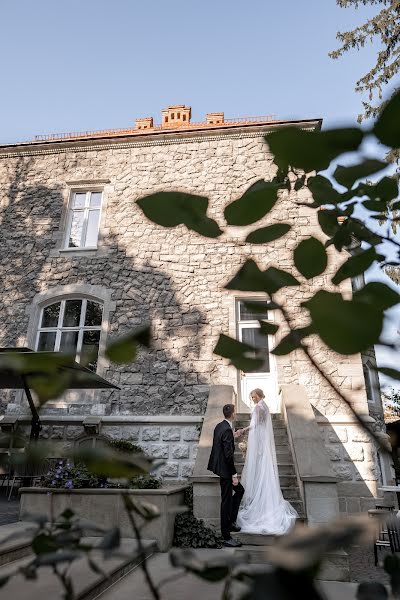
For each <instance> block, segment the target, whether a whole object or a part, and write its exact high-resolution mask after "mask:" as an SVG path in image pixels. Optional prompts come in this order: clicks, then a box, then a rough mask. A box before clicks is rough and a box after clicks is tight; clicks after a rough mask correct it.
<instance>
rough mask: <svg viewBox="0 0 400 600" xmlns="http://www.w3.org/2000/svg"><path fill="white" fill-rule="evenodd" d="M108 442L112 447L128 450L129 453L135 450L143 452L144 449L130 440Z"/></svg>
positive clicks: (120, 450) (122, 450) (117, 449)
mask: <svg viewBox="0 0 400 600" xmlns="http://www.w3.org/2000/svg"><path fill="white" fill-rule="evenodd" d="M108 443H109V445H110V446H111V448H113V449H114V450H116V451H117V452H126V453H127V454H129V453H130V452H134V453H141V454H143V450H142V448H141V447H140V446H137V445H136V444H133V443H132V442H128V440H123V439H118V440H110V441H109V442H108Z"/></svg>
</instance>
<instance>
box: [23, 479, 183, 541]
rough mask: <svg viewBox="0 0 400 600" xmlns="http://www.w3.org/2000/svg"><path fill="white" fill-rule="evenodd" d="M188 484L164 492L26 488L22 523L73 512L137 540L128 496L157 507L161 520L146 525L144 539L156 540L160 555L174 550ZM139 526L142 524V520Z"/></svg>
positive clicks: (168, 487) (148, 490)
mask: <svg viewBox="0 0 400 600" xmlns="http://www.w3.org/2000/svg"><path fill="white" fill-rule="evenodd" d="M187 487H188V485H187V484H181V485H171V486H165V487H162V488H160V489H96V488H81V489H62V488H47V487H29V488H28V487H23V488H21V489H20V496H21V504H20V514H19V518H20V520H24V519H25V518H27V516H28V515H33V514H34V515H45V516H47V518H48V519H49V520H50V515H51V514H53V515H54V516H57V515H60V514H61V513H62V512H63V511H64V510H65V509H66V508H70V509H71V510H73V511H74V513H75V514H76V515H77V516H79V517H80V518H82V519H87V520H89V521H91V522H92V523H94V524H96V525H98V526H99V527H103V528H105V529H110V528H111V527H116V526H117V527H119V528H120V530H121V536H122V537H124V538H130V537H132V538H134V537H135V534H134V532H133V530H132V527H131V525H130V523H129V520H128V516H127V513H126V511H125V508H124V502H123V499H122V497H121V494H128V495H129V496H130V497H131V498H132V500H141V501H144V502H149V503H150V504H153V505H155V506H156V507H157V508H158V510H159V512H160V516H159V517H158V518H157V519H154V520H152V521H148V522H146V523H144V525H143V528H142V530H141V531H142V536H143V538H144V539H148V540H155V541H156V542H157V544H158V549H159V551H160V552H166V551H167V550H169V548H170V547H171V546H172V541H173V537H174V522H175V515H176V511H175V509H176V508H177V507H179V506H183V505H184V492H185V489H186V488H187ZM138 522H139V523H141V520H140V519H139V518H138Z"/></svg>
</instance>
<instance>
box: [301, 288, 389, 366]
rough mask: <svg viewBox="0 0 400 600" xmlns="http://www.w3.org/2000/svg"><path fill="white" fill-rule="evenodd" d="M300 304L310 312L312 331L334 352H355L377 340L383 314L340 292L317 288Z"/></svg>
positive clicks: (348, 353)
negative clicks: (347, 298)
mask: <svg viewBox="0 0 400 600" xmlns="http://www.w3.org/2000/svg"><path fill="white" fill-rule="evenodd" d="M303 306H305V307H306V308H307V309H308V310H309V311H310V316H311V319H312V324H313V326H314V327H315V332H316V333H317V334H319V336H320V337H321V339H322V341H323V342H324V343H325V344H326V345H327V346H328V347H329V348H331V349H332V350H334V351H335V352H338V353H340V354H345V355H350V354H356V353H357V352H362V351H363V350H367V349H368V348H370V347H371V346H373V345H374V344H376V343H377V342H378V341H379V336H380V334H381V331H382V325H383V313H382V311H381V310H379V309H378V308H376V307H374V306H370V305H368V304H366V303H365V302H359V301H357V300H355V299H352V300H343V298H342V296H341V294H335V293H331V292H327V291H325V290H319V291H318V292H317V293H316V294H315V295H314V296H313V297H312V298H311V299H310V300H308V301H307V302H304V303H303ZM366 324H368V326H366Z"/></svg>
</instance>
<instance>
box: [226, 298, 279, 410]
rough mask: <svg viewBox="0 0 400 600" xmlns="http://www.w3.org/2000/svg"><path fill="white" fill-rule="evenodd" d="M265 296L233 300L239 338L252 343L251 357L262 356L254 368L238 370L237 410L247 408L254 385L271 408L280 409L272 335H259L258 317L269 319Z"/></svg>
mask: <svg viewBox="0 0 400 600" xmlns="http://www.w3.org/2000/svg"><path fill="white" fill-rule="evenodd" d="M246 302H251V303H252V305H257V304H258V305H259V308H258V307H257V310H254V309H251V308H249V307H248V306H246ZM263 306H265V300H264V301H263V300H259V299H253V298H246V299H240V300H237V301H236V326H237V337H238V340H239V341H240V342H243V343H245V344H249V345H250V346H254V347H255V348H257V350H256V351H255V352H254V353H253V354H254V358H256V357H257V358H263V359H264V362H263V364H262V365H261V367H259V368H258V369H257V370H256V371H252V372H245V371H239V372H238V393H239V400H240V402H239V406H240V405H241V406H242V409H240V410H246V409H247V412H250V410H251V408H252V402H251V401H250V392H251V391H252V390H254V389H255V388H261V389H262V390H263V392H264V394H265V401H266V403H267V404H268V407H269V409H270V411H271V412H273V413H276V412H280V402H279V396H278V384H277V377H276V362H275V357H274V356H273V355H272V354H271V349H272V348H273V347H274V337H273V336H271V335H268V336H266V335H262V334H261V332H260V323H259V320H260V319H261V320H263V321H272V318H271V317H272V316H271V314H269V313H268V311H267V310H264V311H263V310H262V308H263Z"/></svg>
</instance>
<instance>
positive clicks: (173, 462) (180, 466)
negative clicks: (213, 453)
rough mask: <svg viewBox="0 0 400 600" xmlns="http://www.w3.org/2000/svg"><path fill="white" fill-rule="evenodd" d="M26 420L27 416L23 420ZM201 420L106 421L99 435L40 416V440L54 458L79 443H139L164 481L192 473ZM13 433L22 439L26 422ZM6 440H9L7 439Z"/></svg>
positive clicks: (26, 431) (79, 424) (78, 425)
mask: <svg viewBox="0 0 400 600" xmlns="http://www.w3.org/2000/svg"><path fill="white" fill-rule="evenodd" d="M26 421H27V422H28V419H26ZM201 423H202V420H201V419H200V418H199V419H198V422H197V423H196V422H194V419H192V420H191V422H185V421H184V420H183V422H182V420H181V422H179V421H178V420H175V421H174V420H172V419H168V418H165V419H162V418H160V419H158V420H156V421H155V420H154V419H153V420H152V419H151V418H149V419H148V422H143V420H141V421H135V419H130V420H127V421H125V422H118V421H114V422H112V421H105V422H104V423H102V425H101V429H100V432H99V434H97V435H92V434H90V433H86V432H85V429H84V426H83V423H82V421H80V420H79V419H78V420H76V421H75V422H74V423H71V421H69V422H65V423H63V421H62V418H61V419H58V420H54V419H53V420H52V421H49V419H46V417H44V418H43V427H42V431H41V434H40V437H41V439H43V440H46V441H48V442H50V444H51V451H52V455H53V457H55V458H57V457H62V456H65V453H66V452H68V451H71V450H73V449H74V448H77V447H79V446H80V445H81V444H85V445H90V446H92V445H93V441H95V443H98V442H100V443H102V442H103V440H113V439H114V440H120V439H122V440H127V441H129V442H132V443H133V444H135V445H137V446H139V447H140V448H141V449H142V450H143V451H144V452H145V453H146V454H148V455H149V456H152V457H153V458H154V459H158V461H159V463H160V466H159V467H157V469H156V470H155V474H156V475H157V476H160V477H162V478H163V479H165V480H166V481H171V480H174V481H175V480H181V479H187V478H188V477H190V476H191V475H192V472H193V467H194V463H195V460H196V456H197V447H198V440H199V437H200V431H201ZM16 435H17V436H18V437H20V436H21V437H22V438H24V439H26V438H28V437H29V425H28V424H26V425H24V424H21V425H19V426H18V428H17V430H16ZM7 441H8V440H7Z"/></svg>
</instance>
